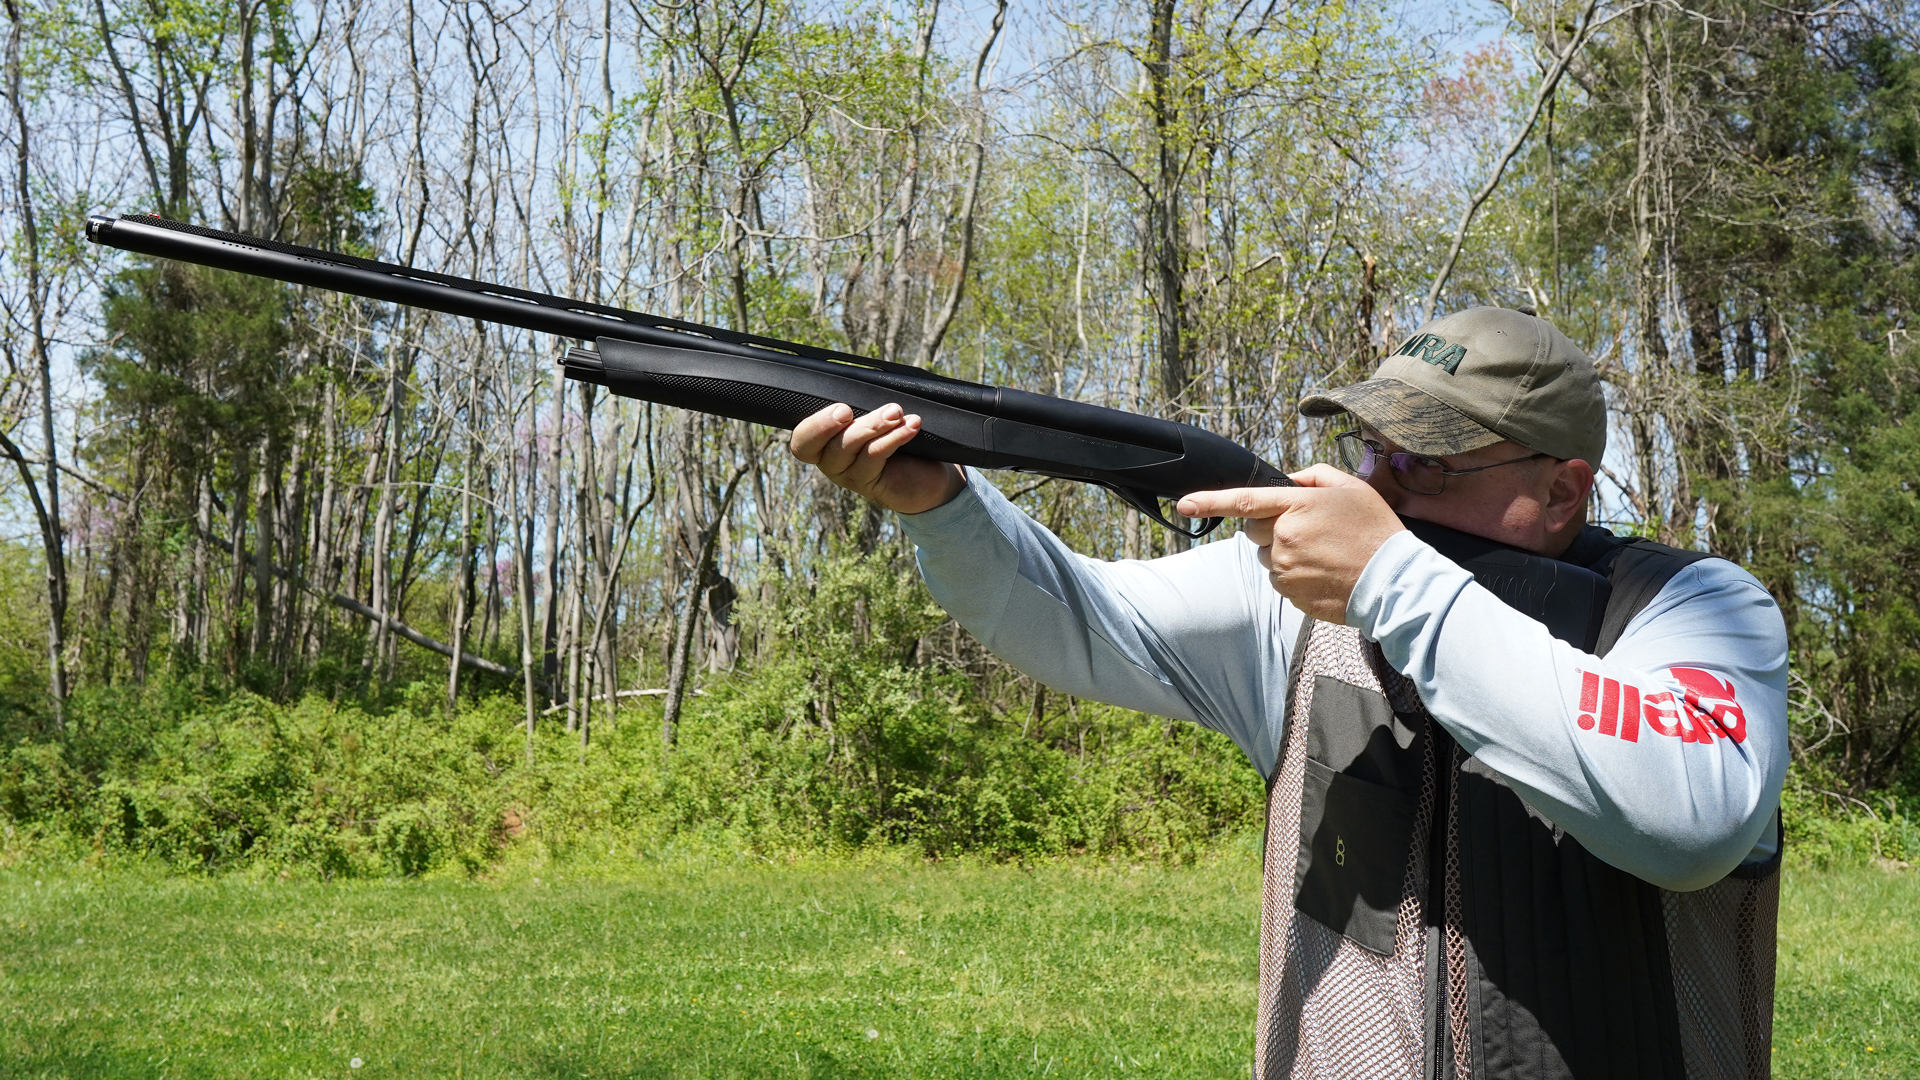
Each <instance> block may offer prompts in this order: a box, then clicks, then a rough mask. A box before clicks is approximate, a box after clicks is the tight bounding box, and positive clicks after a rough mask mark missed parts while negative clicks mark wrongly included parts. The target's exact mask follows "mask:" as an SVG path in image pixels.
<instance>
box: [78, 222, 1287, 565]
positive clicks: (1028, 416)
mask: <svg viewBox="0 0 1920 1080" xmlns="http://www.w3.org/2000/svg"><path fill="white" fill-rule="evenodd" d="M87 239H88V240H91V241H92V242H94V243H96V244H105V245H107V246H109V247H116V248H121V249H123V250H126V251H133V252H138V253H140V254H142V255H150V256H154V257H156V258H162V259H173V260H177V261H179V262H188V263H198V264H199V265H202V266H211V267H214V268H216V269H220V270H232V271H235V272H237V273H242V274H251V275H253V276H255V277H264V278H271V279H274V280H276V281H284V282H287V283H290V284H294V285H306V286H309V287H312V288H317V289H327V290H331V291H333V292H340V293H347V294H350V295H353V296H360V297H365V298H367V299H369V300H380V301H385V302H388V303H393V304H402V305H406V306H409V307H416V308H425V309H427V310H429V311H438V312H442V313H444V314H447V315H454V316H458V317H460V318H467V319H479V320H482V321H485V322H493V323H502V324H505V325H507V326H516V327H519V328H521V329H523V330H533V331H537V332H539V333H544V334H553V335H555V336H557V337H561V338H566V339H570V340H572V341H578V342H592V343H593V347H592V348H583V347H580V346H574V347H570V348H568V349H567V350H566V352H565V353H564V354H563V356H562V359H561V363H562V364H563V365H564V366H565V368H566V373H567V377H568V378H571V379H577V380H579V381H581V382H587V383H592V384H594V385H596V386H604V387H606V388H607V389H608V390H609V391H611V392H613V393H615V394H618V395H620V396H621V397H629V398H638V399H640V400H642V401H652V402H657V403H659V404H661V405H672V406H675V407H678V408H682V409H692V410H696V411H699V412H705V413H713V414H717V415H720V416H726V417H731V418H733V419H735V420H745V421H748V422H750V423H755V424H766V425H768V426H770V427H778V428H788V429H791V428H792V427H793V426H794V425H796V424H798V423H799V422H800V421H801V420H802V419H804V418H806V417H807V416H810V415H812V414H813V413H815V412H818V411H819V410H820V409H823V408H825V407H826V406H828V405H831V404H834V403H835V402H844V403H846V404H847V405H850V406H852V407H853V408H854V409H856V410H858V411H861V412H865V411H868V410H871V409H877V408H880V407H881V406H883V405H887V404H890V403H891V404H898V405H899V406H900V407H901V408H903V409H905V410H906V411H907V412H910V413H918V414H920V417H921V421H922V426H921V429H920V433H919V434H918V435H916V436H915V437H914V438H913V440H912V441H911V442H909V443H907V445H906V446H905V447H903V448H902V449H901V451H900V452H901V453H905V454H912V455H915V456H917V457H923V458H931V459H933V460H935V461H947V462H952V463H953V464H956V465H972V466H974V467H976V468H981V469H1012V470H1016V471H1019V472H1028V473H1038V474H1040V475H1043V476H1054V477H1059V478H1061V479H1066V480H1078V481H1081V482H1083V483H1089V484H1098V485H1099V486H1101V487H1104V488H1106V489H1107V490H1109V491H1111V492H1113V493H1114V494H1115V495H1117V496H1118V497H1119V498H1120V499H1121V500H1123V501H1124V502H1126V503H1127V505H1129V506H1132V507H1133V508H1134V509H1136V510H1138V511H1140V512H1141V513H1142V514H1145V515H1146V516H1148V517H1150V518H1152V519H1153V520H1154V521H1157V522H1159V523H1160V524H1162V525H1164V526H1166V527H1167V528H1169V529H1172V530H1174V531H1175V532H1178V533H1180V534H1181V535H1183V536H1190V537H1201V536H1205V535H1207V534H1208V533H1210V532H1212V531H1213V530H1214V529H1215V528H1216V527H1218V526H1219V524H1220V520H1221V519H1219V518H1208V519H1206V521H1204V522H1202V523H1201V526H1200V528H1198V529H1197V530H1188V529H1184V528H1181V527H1180V526H1179V525H1176V524H1174V523H1173V522H1172V521H1170V520H1168V518H1167V516H1166V515H1165V514H1164V513H1163V512H1162V509H1161V505H1160V500H1162V499H1178V498H1180V497H1181V496H1183V495H1186V494H1189V493H1191V492H1195V491H1212V490H1217V489H1220V488H1234V487H1267V486H1289V485H1291V484H1292V483H1293V481H1291V480H1289V479H1288V478H1287V475H1286V474H1285V473H1283V472H1281V471H1280V470H1279V469H1276V468H1274V467H1273V466H1272V465H1269V464H1267V463H1266V462H1265V461H1262V460H1260V458H1259V457H1257V456H1256V455H1255V454H1254V453H1253V452H1252V451H1250V450H1248V449H1247V448H1246V447H1243V446H1241V445H1240V444H1238V443H1235V442H1232V441H1231V440H1228V439H1224V438H1221V437H1220V436H1218V435H1215V434H1213V433H1212V432H1209V431H1204V430H1202V429H1200V428H1197V427H1194V426H1192V425H1190V424H1182V423H1177V422H1175V421H1171V420H1162V419H1159V418H1157V417H1152V416H1141V415H1139V414H1137V413H1129V412H1122V411H1120V410H1118V409H1108V408H1102V407H1101V406H1098V405H1089V404H1086V403H1085V402H1079V401H1069V400H1067V399H1065V398H1057V397H1049V396H1047V395H1045V394H1033V393H1028V392H1027V391H1025V390H1016V389H1014V388H1012V387H1004V386H988V385H986V384H983V383H974V382H965V381H963V380H960V379H954V378H949V377H948V376H945V375H940V374H936V373H935V372H931V371H927V370H925V369H924V368H917V367H912V366H909V365H907V364H896V363H891V362H889V361H885V360H875V359H872V358H869V357H864V356H855V355H853V354H851V353H844V352H839V351H837V350H833V349H823V348H819V347H817V346H812V345H802V344H798V343H796V342H791V341H780V340H778V339H775V338H768V337H761V336H759V335H757V334H748V333H742V332H740V331H738V330H726V329H722V328H720V327H717V326H702V325H700V324H698V323H690V322H683V321H681V320H678V319H669V318H665V317H663V316H659V315H648V314H645V313H642V312H638V311H627V310H624V309H621V308H615V307H608V306H606V305H603V304H593V303H588V302H586V301H584V300H570V299H568V298H566V297H563V296H549V295H546V294H544V293H536V292H529V291H528V290H525V289H516V288H513V287H512V286H508V285H493V284H489V283H487V282H484V281H472V280H469V279H467V278H460V277H454V276H452V275H449V274H439V273H434V272H432V271H430V270H415V269H413V268H411V267H406V266H399V265H396V264H394V263H385V262H378V261H376V260H373V259H362V258H359V257H357V256H353V255H342V254H338V253H335V252H330V251H320V250H318V249H316V248H308V247H300V246H298V245H296V244H284V243H280V242H279V241H276V240H263V239H260V238H258V237H253V236H242V235H239V234H237V233H229V232H220V231H218V230H216V229H208V228H203V227H201V226H198V225H187V224H183V223H181V222H177V221H169V220H167V219H166V218H159V217H152V216H150V215H146V214H126V215H122V216H120V217H108V216H94V217H90V218H88V219H87Z"/></svg>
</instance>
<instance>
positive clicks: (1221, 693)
mask: <svg viewBox="0 0 1920 1080" xmlns="http://www.w3.org/2000/svg"><path fill="white" fill-rule="evenodd" d="M900 520H901V522H902V525H903V527H904V528H905V530H906V533H907V535H908V537H909V538H911V539H912V540H913V542H914V546H915V547H916V548H917V550H918V557H919V562H920V570H921V573H922V575H923V576H924V577H925V579H926V582H927V588H928V589H929V590H930V591H931V592H932V594H933V597H934V599H935V600H937V601H938V602H939V603H940V605H941V606H942V607H944V608H946V610H947V612H948V613H949V614H951V615H952V616H953V617H954V618H955V619H956V620H957V621H958V622H959V623H960V624H961V625H962V626H964V627H966V628H967V630H969V631H970V632H972V634H973V635H974V636H975V637H976V638H978V639H979V640H980V642H981V643H982V644H984V645H985V646H986V647H987V648H988V649H989V650H991V651H992V652H993V654H994V655H995V656H998V657H1000V658H1001V659H1002V660H1005V661H1006V662H1007V663H1009V664H1012V665H1013V666H1014V667H1016V668H1018V669H1019V670H1021V671H1023V672H1025V673H1026V674H1028V675H1030V676H1032V677H1034V678H1035V679H1038V680H1039V681H1040V682H1042V683H1044V684H1045V685H1047V686H1049V687H1052V688H1053V689H1055V690H1059V691H1061V692H1063V693H1068V694H1073V695H1076V696H1079V697H1084V698H1089V699H1091V700H1094V701H1103V702H1107V703H1108V704H1112V705H1118V706H1121V707H1123V708H1128V709H1138V710H1140V711H1141V712H1148V713H1155V714H1158V715H1161V716H1169V717H1173V718H1174V719H1178V720H1189V721H1194V722H1196V723H1199V724H1201V725H1203V726H1205V727H1209V728H1212V729H1213V730H1215V731H1219V732H1222V733H1224V734H1225V735H1227V736H1228V737H1229V738H1231V739H1233V741H1234V742H1235V743H1236V744H1238V745H1239V747H1240V749H1241V750H1242V751H1243V752H1245V753H1246V755H1247V757H1248V758H1249V759H1250V760H1251V761H1252V762H1253V765H1254V767H1255V768H1257V769H1258V770H1260V773H1261V775H1262V776H1265V775H1266V774H1267V773H1268V772H1269V771H1271V769H1272V768H1273V764H1274V756H1275V754H1276V753H1277V752H1278V749H1279V745H1280V732H1281V722H1282V718H1283V717H1284V716H1285V710H1286V690H1287V664H1288V655H1289V653H1290V651H1291V649H1292V646H1293V641H1294V639H1295V637H1297V636H1298V634H1299V632H1300V626H1301V621H1302V619H1301V615H1300V612H1299V611H1298V610H1297V609H1295V608H1294V607H1293V605H1291V604H1288V603H1286V602H1285V601H1284V600H1283V599H1282V598H1281V597H1280V596H1279V594H1277V593H1275V592H1274V591H1273V589H1272V587H1271V586H1270V585H1269V584H1268V582H1267V574H1266V570H1265V569H1264V568H1263V567H1262V566H1261V565H1260V563H1259V560H1258V557H1257V549H1256V548H1255V546H1254V545H1253V543H1252V542H1251V541H1249V540H1247V539H1246V537H1244V536H1235V537H1233V538H1232V539H1230V540H1222V541H1217V542H1215V543H1210V544H1202V545H1200V546H1198V547H1195V548H1191V549H1189V550H1187V551H1184V552H1181V553H1179V554H1176V555H1170V556H1168V557H1166V558H1162V559H1154V560H1151V561H1133V560H1128V561H1121V562H1105V561H1101V560H1097V559H1089V558H1086V557H1085V556H1082V555H1078V554H1075V553H1074V552H1073V551H1071V550H1069V549H1068V548H1067V546H1066V545H1065V544H1064V543H1062V542H1061V540H1060V539H1059V537H1056V536H1054V535H1053V533H1051V532H1049V531H1048V530H1047V529H1046V528H1044V527H1043V526H1041V525H1040V524H1039V523H1038V522H1036V521H1034V520H1033V519H1032V518H1030V517H1028V516H1027V515H1026V514H1024V513H1022V512H1021V511H1020V509H1019V508H1018V507H1016V506H1014V505H1013V504H1012V503H1010V502H1008V501H1007V499H1006V497H1005V496H1003V495H1001V494H1000V492H999V491H998V490H997V489H996V488H995V487H994V486H993V485H992V484H991V483H989V482H988V481H987V480H986V479H984V478H983V477H981V476H980V474H979V473H977V472H975V471H974V470H972V469H969V470H967V486H966V488H965V489H964V490H963V491H962V492H961V493H960V494H959V495H957V496H955V497H954V498H953V499H952V500H951V501H950V502H948V503H947V504H946V505H944V506H940V507H937V508H935V509H933V510H929V511H927V512H926V513H923V514H903V515H901V517H900Z"/></svg>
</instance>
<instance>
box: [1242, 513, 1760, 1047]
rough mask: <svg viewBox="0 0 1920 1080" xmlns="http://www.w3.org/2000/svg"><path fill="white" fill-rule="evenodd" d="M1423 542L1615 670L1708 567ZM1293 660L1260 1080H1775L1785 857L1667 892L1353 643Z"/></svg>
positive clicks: (1581, 545) (1327, 629) (1299, 653)
mask: <svg viewBox="0 0 1920 1080" xmlns="http://www.w3.org/2000/svg"><path fill="white" fill-rule="evenodd" d="M1407 524H1408V525H1409V527H1411V528H1413V529H1414V531H1415V532H1416V533H1417V534H1419V535H1420V536H1421V537H1422V539H1425V540H1427V541H1428V542H1429V543H1432V544H1433V545H1434V546H1435V547H1436V548H1438V549H1439V550H1440V551H1441V552H1442V553H1443V554H1446V555H1448V557H1450V558H1453V559H1454V560H1455V561H1456V562H1459V563H1460V564H1461V565H1462V566H1465V567H1466V568H1467V569H1469V570H1470V571H1473V572H1474V575H1475V577H1476V579H1478V580H1479V581H1480V582H1481V583H1482V584H1484V585H1486V586H1487V587H1488V588H1490V589H1492V590H1493V591H1494V592H1495V593H1496V594H1497V595H1499V596H1500V597H1501V599H1502V600H1505V601H1506V602H1507V603H1509V604H1511V605H1512V606H1514V607H1515V608H1517V609H1519V610H1521V611H1523V612H1526V613H1527V614H1529V615H1531V616H1533V617H1535V618H1537V619H1540V620H1541V621H1542V622H1544V623H1546V624H1547V625H1548V627H1549V629H1550V630H1552V631H1553V633H1554V635H1555V636H1556V637H1560V638H1562V639H1563V640H1566V641H1569V642H1570V643H1572V644H1575V645H1577V646H1579V647H1581V648H1583V649H1585V650H1586V651H1589V652H1594V653H1597V654H1598V655H1602V656H1604V655H1606V653H1607V651H1608V650H1609V649H1611V648H1612V647H1613V645H1614V643H1615V642H1617V641H1618V640H1619V637H1620V634H1621V632H1622V631H1623V630H1625V628H1626V625H1627V621H1628V620H1629V619H1631V618H1632V617H1633V615H1634V613H1636V612H1638V611H1639V610H1640V609H1641V608H1644V607H1645V606H1646V605H1647V604H1648V603H1649V602H1651V601H1652V599H1653V598H1654V596H1655V595H1657V594H1658V593H1659V592H1660V589H1661V587H1662V586H1664V585H1665V584H1666V583H1667V580H1668V579H1669V578H1671V577H1672V576H1673V575H1674V574H1676V573H1678V572H1679V571H1680V570H1681V569H1682V568H1684V567H1685V566H1687V565H1688V564H1690V563H1693V562H1696V561H1698V560H1700V559H1703V558H1707V557H1708V556H1706V555H1704V554H1702V553H1699V552H1688V551H1680V550H1678V549H1675V548H1670V547H1666V546H1664V545H1660V544H1654V543H1648V542H1644V541H1640V540H1638V539H1637V538H1630V539H1622V538H1616V537H1614V536H1613V534H1611V533H1609V532H1607V531H1606V530H1604V529H1599V528H1592V527H1590V528H1588V529H1587V530H1586V531H1585V532H1584V533H1583V534H1582V535H1581V536H1580V538H1579V539H1578V540H1577V541H1576V542H1575V544H1574V545H1573V547H1572V548H1571V549H1570V550H1569V551H1568V553H1567V554H1566V555H1565V556H1563V559H1562V560H1548V559H1542V558H1539V557H1537V556H1531V555H1527V554H1525V553H1521V552H1517V551H1514V550H1513V549H1509V548H1503V547H1501V546H1500V545H1496V544H1492V543H1490V542H1488V541H1482V540H1479V539H1477V538H1474V537H1467V536H1465V535H1463V534H1460V533H1455V532H1452V531H1451V530H1446V529H1439V528H1437V527H1434V526H1431V525H1427V524H1425V523H1421V522H1412V521H1409V522H1408V523H1407ZM1583 568H1585V569H1583ZM1487 646H1488V647H1490V648H1497V647H1498V643H1497V642H1488V643H1487ZM1293 664H1294V669H1293V672H1292V675H1291V679H1290V683H1291V686H1290V694H1289V703H1288V709H1289V717H1288V719H1289V723H1288V725H1287V731H1286V734H1285V736H1284V737H1283V739H1282V742H1281V746H1280V752H1279V758H1278V762H1277V764H1276V766H1275V768H1274V770H1273V774H1272V778H1271V780H1270V781H1269V786H1268V793H1267V818H1266V822H1267V835H1266V843H1265V854H1264V881H1263V886H1262V898H1261V917H1260V999H1259V1027H1258V1029H1257V1031H1256V1034H1255V1039H1254V1053H1255V1059H1254V1069H1253V1074H1254V1078H1255V1080H1279V1078H1281V1077H1330V1078H1331V1077H1342V1078H1345V1077H1352V1078H1356V1080H1374V1078H1384V1077H1409V1078H1422V1080H1444V1078H1457V1080H1469V1078H1471V1080H1509V1078H1511V1080H1522V1078H1524V1080H1561V1078H1580V1080H1588V1078H1599V1077H1608V1078H1613V1077H1619V1078H1629V1077H1631V1078H1642V1077H1645V1078H1669V1077H1670V1078H1674V1080H1681V1078H1687V1080H1695V1078H1716V1080H1718V1078H1749V1080H1751V1078H1761V1077H1766V1076H1768V1075H1769V1071H1770V1061H1769V1055H1770V1053H1771V1048H1772V1038H1773V980H1774V954H1775V942H1774V930H1775V922H1776V916H1777V914H1778V909H1779V883H1780V879H1779V861H1780V860H1779V856H1778V854H1776V855H1775V857H1774V859H1773V860H1772V861H1771V862H1769V863H1768V864H1765V865H1761V866H1751V867H1749V866H1743V867H1740V868H1739V869H1737V870H1735V871H1734V872H1733V873H1732V874H1729V875H1728V876H1727V877H1725V878H1723V879H1721V880H1720V881H1719V882H1717V883H1715V884H1713V885H1710V886H1708V887H1707V888H1704V889H1700V890H1698V891H1695V892H1684V893H1679V892H1671V891H1668V890H1666V889H1662V888H1659V887H1658V886H1656V885H1653V884H1650V883H1648V882H1646V881H1642V880H1640V879H1639V878H1636V877H1634V876H1632V875H1631V874H1628V873H1626V872H1625V871H1622V870H1619V869H1616V868H1614V867H1612V866H1609V865H1608V864H1606V863H1604V862H1602V861H1601V860H1600V859H1598V858H1596V857H1595V856H1593V855H1592V854H1590V853H1589V852H1588V851H1587V850H1586V849H1585V848H1584V847H1583V846H1582V845H1581V843H1580V841H1578V840H1577V839H1575V838H1574V837H1572V836H1569V835H1567V834H1566V833H1565V832H1564V831H1562V830H1561V829H1560V828H1559V827H1557V826H1555V825H1554V824H1553V823H1552V822H1551V821H1548V820H1547V819H1546V818H1545V817H1543V816H1542V815H1541V814H1540V813H1539V812H1538V811H1537V810H1535V809H1534V808H1533V807H1532V806H1530V805H1528V804H1527V803H1526V801H1525V800H1523V799H1521V798H1520V796H1519V795H1517V794H1515V793H1514V791H1513V790H1512V789H1511V788H1509V787H1508V786H1507V784H1506V782H1505V781H1504V780H1503V779H1502V778H1501V777H1499V776H1497V775H1496V774H1495V773H1494V772H1493V771H1492V770H1490V769H1488V768H1487V767H1486V766H1484V765H1482V764H1481V763H1480V762H1479V761H1478V760H1477V759H1475V758H1473V757H1471V756H1469V755H1467V754H1466V753H1464V752H1463V751H1462V750H1461V748H1460V747H1459V745H1458V744H1457V743H1455V742H1454V741H1453V738H1452V737H1451V736H1450V735H1448V733H1447V732H1446V730H1445V729H1444V728H1442V727H1441V726H1440V725H1439V724H1438V723H1436V722H1435V721H1434V719H1433V717H1432V716H1431V715H1429V714H1428V712H1427V710H1426V707H1425V706H1424V705H1422V704H1421V703H1420V700H1419V698H1418V696H1417V695H1416V694H1415V693H1414V689H1413V685H1412V684H1411V683H1410V682H1409V681H1408V680H1407V679H1406V678H1405V677H1403V676H1402V675H1400V673H1399V672H1397V671H1395V670H1393V668H1391V667H1389V666H1388V665H1387V663H1386V661H1385V659H1384V657H1383V656H1382V654H1381V652H1380V647H1379V646H1378V645H1375V644H1374V643H1372V642H1369V641H1367V640H1365V639H1364V638H1362V637H1361V636H1360V634H1359V632H1358V631H1356V630H1354V629H1352V628H1350V627H1346V626H1338V625H1334V624H1330V623H1324V622H1315V621H1312V620H1309V621H1308V622H1307V624H1306V626H1305V627H1304V628H1303V629H1302V631H1301V634H1300V640H1299V643H1298V645H1297V647H1296V648H1295V651H1294V660H1293ZM1609 726H1610V725H1609ZM1777 827H1778V826H1777V822H1776V828H1777Z"/></svg>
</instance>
